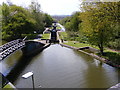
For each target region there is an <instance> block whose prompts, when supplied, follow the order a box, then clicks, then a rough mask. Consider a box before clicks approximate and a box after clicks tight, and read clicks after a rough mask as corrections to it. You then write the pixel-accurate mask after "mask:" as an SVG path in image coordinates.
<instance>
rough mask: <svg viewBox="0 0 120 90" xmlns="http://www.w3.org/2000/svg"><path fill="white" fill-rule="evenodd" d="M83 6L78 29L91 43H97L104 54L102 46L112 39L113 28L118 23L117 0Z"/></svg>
mask: <svg viewBox="0 0 120 90" xmlns="http://www.w3.org/2000/svg"><path fill="white" fill-rule="evenodd" d="M83 8H84V12H82V14H81V15H80V17H81V19H82V23H81V30H80V31H81V33H83V34H84V35H85V36H86V37H87V38H88V41H89V42H90V43H91V44H94V45H97V46H98V47H99V48H100V51H101V54H102V55H104V53H103V50H104V46H105V45H107V43H108V42H109V40H111V39H113V36H114V35H113V33H114V32H115V30H114V29H113V28H114V27H115V26H116V25H117V24H116V23H118V17H119V15H118V2H106V3H102V2H101V3H94V5H93V4H89V5H86V6H84V7H83Z"/></svg>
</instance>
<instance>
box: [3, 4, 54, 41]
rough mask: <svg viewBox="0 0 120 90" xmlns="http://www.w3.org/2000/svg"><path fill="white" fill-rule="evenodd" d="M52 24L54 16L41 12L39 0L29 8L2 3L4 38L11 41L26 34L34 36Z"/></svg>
mask: <svg viewBox="0 0 120 90" xmlns="http://www.w3.org/2000/svg"><path fill="white" fill-rule="evenodd" d="M51 24H52V18H51V17H50V16H49V15H47V14H44V13H43V12H41V10H40V4H39V3H37V2H32V3H31V5H30V8H29V9H25V8H23V7H21V6H16V5H10V6H9V5H7V4H5V3H3V4H2V39H5V40H7V41H10V40H13V39H17V38H24V35H26V36H28V37H29V38H30V37H31V38H33V37H35V35H34V33H36V34H39V33H42V32H43V31H44V26H45V25H47V26H48V25H51ZM32 34H33V35H32Z"/></svg>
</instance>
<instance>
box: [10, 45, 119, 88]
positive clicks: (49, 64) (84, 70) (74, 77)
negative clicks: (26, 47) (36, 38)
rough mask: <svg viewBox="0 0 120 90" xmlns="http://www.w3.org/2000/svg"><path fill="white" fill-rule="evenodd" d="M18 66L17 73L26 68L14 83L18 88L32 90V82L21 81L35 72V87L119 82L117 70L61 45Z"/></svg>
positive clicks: (103, 85) (28, 80)
mask: <svg viewBox="0 0 120 90" xmlns="http://www.w3.org/2000/svg"><path fill="white" fill-rule="evenodd" d="M25 60H26V61H25ZM27 61H28V62H29V63H27V64H26V66H24V67H23V66H22V63H25V62H27ZM16 67H17V69H16V70H18V71H19V69H21V68H23V69H22V70H21V72H20V73H19V76H18V77H17V78H16V80H15V82H14V84H15V86H16V87H17V88H32V84H31V79H27V80H25V79H23V78H21V76H22V75H23V74H25V73H27V72H29V71H33V72H34V78H35V87H36V88H39V86H40V85H41V86H42V87H43V88H108V87H111V86H112V85H115V84H116V83H118V70H117V69H115V68H113V67H111V66H109V65H106V64H102V65H100V62H99V61H97V60H96V59H94V58H92V57H90V56H88V55H86V54H83V53H81V52H78V51H74V50H72V49H69V48H65V47H61V46H60V45H58V44H55V45H51V46H50V47H48V48H47V49H45V50H44V51H43V52H41V53H39V54H38V55H36V56H35V57H33V58H24V59H23V60H22V62H21V64H19V65H17V66H16ZM15 72H16V71H14V73H15ZM10 77H12V74H11V75H10ZM12 78H13V77H12Z"/></svg>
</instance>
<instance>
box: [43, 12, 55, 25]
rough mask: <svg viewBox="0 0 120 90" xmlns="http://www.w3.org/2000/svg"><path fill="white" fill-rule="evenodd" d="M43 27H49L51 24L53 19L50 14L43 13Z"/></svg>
mask: <svg viewBox="0 0 120 90" xmlns="http://www.w3.org/2000/svg"><path fill="white" fill-rule="evenodd" d="M44 22H45V27H50V26H51V25H52V22H53V19H52V17H51V16H50V15H48V14H44Z"/></svg>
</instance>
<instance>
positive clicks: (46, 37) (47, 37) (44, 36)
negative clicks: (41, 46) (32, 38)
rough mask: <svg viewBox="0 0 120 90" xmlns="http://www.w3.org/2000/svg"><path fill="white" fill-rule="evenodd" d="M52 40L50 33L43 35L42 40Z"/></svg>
mask: <svg viewBox="0 0 120 90" xmlns="http://www.w3.org/2000/svg"><path fill="white" fill-rule="evenodd" d="M49 38H50V34H49V33H45V34H43V35H42V38H41V39H49Z"/></svg>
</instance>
